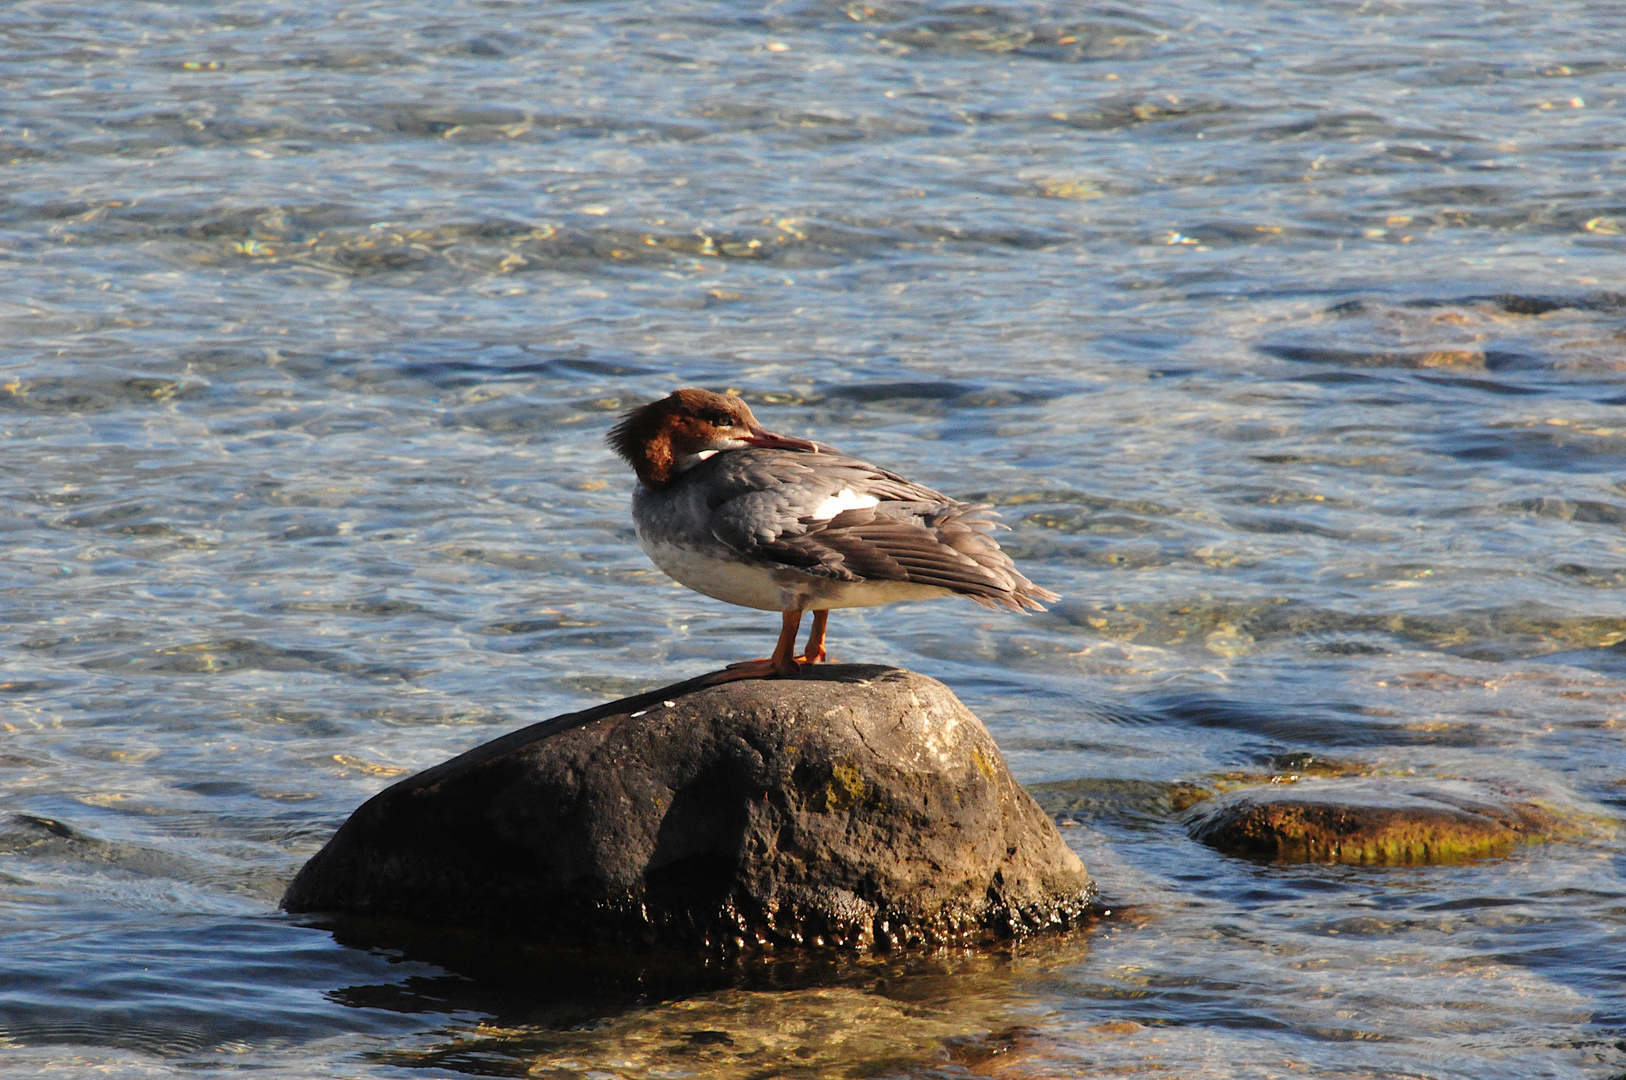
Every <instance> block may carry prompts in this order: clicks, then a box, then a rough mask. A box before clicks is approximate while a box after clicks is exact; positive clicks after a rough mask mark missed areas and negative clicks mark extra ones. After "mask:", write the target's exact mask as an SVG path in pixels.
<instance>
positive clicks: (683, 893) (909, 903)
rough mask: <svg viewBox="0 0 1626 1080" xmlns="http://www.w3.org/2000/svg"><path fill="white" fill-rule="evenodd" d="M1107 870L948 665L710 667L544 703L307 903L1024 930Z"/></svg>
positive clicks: (302, 905) (496, 919)
mask: <svg viewBox="0 0 1626 1080" xmlns="http://www.w3.org/2000/svg"><path fill="white" fill-rule="evenodd" d="M1093 893H1094V886H1093V884H1092V883H1091V881H1090V878H1089V876H1088V874H1087V873H1086V871H1085V868H1084V866H1083V864H1082V863H1081V862H1080V861H1079V859H1078V857H1077V856H1076V855H1074V854H1073V853H1072V852H1071V851H1070V850H1069V849H1068V848H1067V847H1066V845H1065V844H1064V843H1063V842H1062V840H1061V837H1060V834H1059V833H1058V831H1057V830H1056V827H1055V825H1054V824H1053V823H1052V822H1051V820H1050V818H1049V817H1048V816H1047V815H1046V814H1045V813H1044V811H1043V810H1042V809H1040V807H1039V806H1038V804H1037V803H1035V802H1034V801H1033V799H1032V798H1031V797H1029V796H1028V795H1027V793H1026V792H1024V791H1023V790H1022V789H1021V787H1020V786H1018V785H1017V783H1016V781H1015V780H1014V779H1013V778H1012V777H1011V775H1010V772H1009V770H1008V769H1007V768H1006V766H1005V762H1004V759H1003V757H1002V756H1001V755H1000V752H999V750H998V748H997V746H995V744H994V741H993V739H992V737H991V736H989V734H988V732H987V730H986V729H985V728H984V727H983V725H982V723H981V722H980V721H979V720H978V719H977V718H976V717H975V716H974V715H972V714H971V712H970V711H969V710H967V709H966V708H965V706H964V705H962V704H961V703H960V702H959V700H958V699H957V698H955V697H954V695H953V694H952V693H951V692H950V691H949V690H948V688H947V687H945V686H943V685H942V684H941V683H938V682H936V681H935V680H932V679H928V678H925V677H924V676H920V675H915V674H913V673H910V672H906V671H902V670H899V669H896V668H887V667H877V666H862V665H831V666H829V667H825V668H818V669H813V670H812V671H810V672H809V673H808V674H807V677H804V678H801V679H795V680H785V681H748V682H737V683H730V684H726V685H723V686H716V687H706V688H697V687H696V686H695V685H694V683H693V682H690V683H686V684H680V685H678V686H674V687H668V688H666V689H664V690H657V691H652V692H651V693H648V694H643V695H639V696H637V697H634V698H628V699H624V700H622V701H618V702H613V703H610V704H607V705H602V706H599V707H597V708H594V709H589V710H586V711H584V712H580V713H572V714H567V715H565V716H560V717H555V718H554V719H552V720H548V721H544V722H542V723H540V724H536V725H533V726H532V727H529V728H525V729H523V730H521V731H517V732H514V733H512V734H510V735H507V736H504V737H503V738H500V739H497V740H494V741H493V742H490V743H487V744H485V745H484V746H480V747H476V748H475V749H474V750H471V751H469V752H468V753H466V754H463V755H462V756H460V757H457V758H454V759H452V760H451V761H448V762H446V763H444V764H442V765H439V766H436V767H435V768H432V769H429V770H427V771H425V772H423V773H420V774H418V775H417V776H413V777H410V778H408V779H406V780H404V781H402V782H400V783H398V784H396V785H394V786H393V787H391V788H388V789H387V790H385V791H383V792H381V793H379V794H378V795H377V796H375V797H374V798H372V799H371V800H369V801H368V802H367V803H366V804H364V805H363V806H362V807H361V808H360V809H359V810H357V811H356V812H355V814H353V815H352V816H351V818H350V820H349V821H347V822H346V823H345V824H344V826H343V827H342V828H341V829H340V830H339V831H338V833H336V834H335V835H334V837H333V838H332V839H331V840H330V841H329V842H328V844H327V846H326V847H324V848H323V849H322V850H321V851H320V852H318V853H317V854H316V856H314V857H313V858H312V859H311V860H310V862H308V863H307V864H306V865H305V867H304V869H303V870H301V871H300V873H299V875H298V876H297V877H296V878H295V879H294V881H293V883H292V884H291V885H290V886H289V888H288V891H287V894H286V895H285V896H284V898H283V906H284V907H285V908H287V909H288V910H290V911H295V912H312V911H344V912H357V913H363V914H371V915H393V916H403V917H406V918H411V919H418V920H424V921H428V922H437V923H443V924H453V925H461V926H470V927H476V928H481V929H488V930H499V931H504V932H515V933H521V934H524V935H527V936H532V937H539V938H550V937H555V938H556V937H561V936H563V937H580V936H581V935H588V936H593V937H602V938H605V939H614V940H622V941H634V942H647V943H674V944H675V943H698V944H703V945H707V946H710V947H713V948H722V949H737V948H740V947H753V946H787V945H788V946H794V945H806V944H833V945H846V946H854V947H861V948H868V947H886V946H891V945H903V944H917V943H944V942H952V941H971V940H978V939H982V938H991V937H1010V936H1023V935H1026V934H1029V933H1032V932H1035V931H1039V930H1043V929H1047V928H1057V927H1063V926H1066V925H1069V924H1071V923H1073V922H1075V921H1076V920H1078V919H1080V918H1081V917H1083V916H1084V915H1085V914H1086V913H1087V911H1088V906H1089V903H1090V901H1091V899H1092V897H1093Z"/></svg>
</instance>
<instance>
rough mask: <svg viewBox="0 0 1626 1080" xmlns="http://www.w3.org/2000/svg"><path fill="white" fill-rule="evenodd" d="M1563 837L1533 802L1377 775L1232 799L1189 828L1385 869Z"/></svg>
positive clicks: (1278, 853)
mask: <svg viewBox="0 0 1626 1080" xmlns="http://www.w3.org/2000/svg"><path fill="white" fill-rule="evenodd" d="M1562 831H1563V829H1562V826H1561V823H1560V821H1559V819H1558V818H1557V817H1556V816H1555V815H1554V814H1553V812H1552V811H1550V810H1549V809H1547V808H1545V807H1543V806H1541V805H1538V804H1537V803H1535V802H1532V801H1529V800H1528V799H1527V798H1517V797H1514V798H1508V799H1503V800H1499V799H1498V798H1496V796H1494V795H1493V794H1491V793H1489V792H1487V791H1485V790H1484V789H1482V788H1478V787H1474V786H1471V785H1469V784H1465V783H1462V782H1460V781H1448V780H1432V781H1426V782H1424V781H1414V780H1405V779H1394V778H1379V777H1372V778H1367V779H1361V780H1350V781H1344V780H1328V781H1310V782H1304V783H1298V784H1291V785H1283V786H1279V787H1278V786H1272V787H1269V788H1254V789H1250V790H1246V791H1239V792H1235V793H1233V794H1231V795H1227V796H1221V797H1219V798H1217V799H1214V800H1213V801H1212V802H1211V803H1210V804H1209V805H1207V806H1206V807H1205V808H1204V810H1203V812H1202V813H1201V814H1200V815H1199V816H1198V817H1197V818H1196V819H1195V820H1194V821H1193V822H1192V828H1191V832H1192V835H1193V836H1195V837H1196V838H1197V839H1198V840H1201V841H1202V842H1203V843H1205V844H1208V845H1209V846H1211V847H1214V848H1218V849H1219V850H1221V851H1224V852H1227V853H1229V854H1232V855H1241V856H1245V857H1248V858H1260V859H1273V860H1277V861H1280V862H1337V863H1360V864H1371V865H1381V866H1405V865H1415V864H1420V863H1461V862H1468V861H1471V860H1473V859H1479V858H1485V857H1487V856H1496V855H1506V854H1508V853H1509V852H1510V851H1512V850H1513V848H1514V847H1515V846H1516V845H1518V844H1520V843H1525V842H1529V841H1534V840H1545V839H1550V838H1552V837H1554V836H1556V835H1558V834H1559V833H1560V832H1562Z"/></svg>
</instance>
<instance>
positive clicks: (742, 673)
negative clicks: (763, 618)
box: [700, 608, 822, 686]
mask: <svg viewBox="0 0 1626 1080" xmlns="http://www.w3.org/2000/svg"><path fill="white" fill-rule="evenodd" d="M821 614H822V613H821ZM801 628H802V610H801V609H800V608H797V609H796V610H794V611H787V612H785V613H784V615H783V616H781V622H780V625H779V642H778V644H776V645H775V646H774V649H773V655H772V656H770V657H768V658H767V659H766V660H743V661H741V662H740V663H738V664H730V665H728V666H727V667H726V668H724V669H723V670H721V671H716V672H713V673H712V674H710V675H708V676H706V678H705V681H704V682H702V683H701V684H700V685H702V686H716V685H717V684H718V683H726V682H738V681H739V680H741V679H786V678H792V677H794V676H795V674H796V671H797V668H798V667H799V666H800V665H798V664H797V662H796V631H798V630H800V629H801Z"/></svg>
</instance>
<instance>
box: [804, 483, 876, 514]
mask: <svg viewBox="0 0 1626 1080" xmlns="http://www.w3.org/2000/svg"><path fill="white" fill-rule="evenodd" d="M880 502H881V500H880V499H877V498H876V497H875V496H873V495H860V494H858V493H857V492H855V491H854V490H853V489H852V488H842V489H841V490H840V491H838V492H836V493H835V494H834V495H832V496H830V497H829V498H828V499H825V500H824V501H823V502H821V503H820V504H819V505H818V506H815V507H814V508H813V512H812V513H811V514H808V515H807V516H808V517H810V518H812V519H813V520H814V521H829V520H830V519H831V518H833V517H835V516H836V515H837V514H839V513H841V512H842V511H843V510H865V509H868V508H869V507H871V506H878V505H880Z"/></svg>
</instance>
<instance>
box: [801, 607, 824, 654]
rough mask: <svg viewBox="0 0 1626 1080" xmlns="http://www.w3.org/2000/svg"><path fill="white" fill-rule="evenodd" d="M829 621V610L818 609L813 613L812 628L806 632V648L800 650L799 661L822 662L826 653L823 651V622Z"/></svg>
mask: <svg viewBox="0 0 1626 1080" xmlns="http://www.w3.org/2000/svg"><path fill="white" fill-rule="evenodd" d="M829 621H830V612H829V611H828V610H827V609H820V610H818V611H815V612H814V613H813V629H811V630H809V631H808V632H807V648H806V649H803V650H802V657H801V662H802V663H804V664H822V663H824V660H825V657H826V656H827V655H828V654H827V653H826V652H825V651H824V624H825V623H827V622H829Z"/></svg>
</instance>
